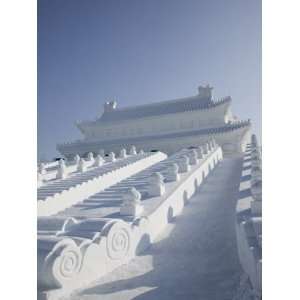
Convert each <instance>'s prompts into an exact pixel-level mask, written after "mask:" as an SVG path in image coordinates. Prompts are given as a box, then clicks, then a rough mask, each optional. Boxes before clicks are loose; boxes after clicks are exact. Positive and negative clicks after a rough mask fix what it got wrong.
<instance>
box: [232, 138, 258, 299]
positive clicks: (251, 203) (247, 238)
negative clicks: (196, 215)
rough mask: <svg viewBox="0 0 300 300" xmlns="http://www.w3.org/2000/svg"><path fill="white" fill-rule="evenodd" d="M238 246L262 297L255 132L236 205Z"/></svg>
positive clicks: (246, 271)
mask: <svg viewBox="0 0 300 300" xmlns="http://www.w3.org/2000/svg"><path fill="white" fill-rule="evenodd" d="M236 234H237V246H238V253H239V258H240V262H241V265H242V267H243V270H244V272H245V273H246V274H247V275H248V277H249V279H250V282H251V285H252V288H253V292H254V294H255V297H256V299H261V281H262V254H261V251H262V244H261V241H262V168H261V153H260V149H259V146H258V144H257V140H256V137H255V136H254V135H253V136H252V139H251V144H249V145H248V147H247V150H246V153H245V156H244V161H243V170H242V176H241V180H240V190H239V199H238V201H237V206H236Z"/></svg>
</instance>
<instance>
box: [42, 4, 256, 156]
mask: <svg viewBox="0 0 300 300" xmlns="http://www.w3.org/2000/svg"><path fill="white" fill-rule="evenodd" d="M206 83H209V84H211V85H212V86H214V96H215V98H219V97H223V96H227V95H230V96H231V97H232V99H233V102H232V110H233V113H234V114H236V115H237V116H238V117H240V118H241V119H248V118H250V119H251V120H252V124H253V131H254V132H255V133H256V134H258V137H259V138H260V137H261V133H260V132H261V129H260V128H261V0H38V155H39V157H42V158H47V159H51V158H53V157H54V156H57V155H58V154H57V152H56V150H55V147H56V144H57V143H61V142H65V141H72V140H74V139H78V138H81V134H80V132H79V131H78V129H77V128H76V127H75V125H74V122H75V121H76V120H91V119H94V118H95V117H96V116H99V114H100V113H101V112H102V106H103V103H104V102H105V101H107V100H117V102H118V106H120V107H121V106H129V105H136V104H144V103H150V102H157V101H163V100H169V99H174V98H179V97H185V96H192V95H195V94H196V93H197V87H198V86H199V85H200V84H206Z"/></svg>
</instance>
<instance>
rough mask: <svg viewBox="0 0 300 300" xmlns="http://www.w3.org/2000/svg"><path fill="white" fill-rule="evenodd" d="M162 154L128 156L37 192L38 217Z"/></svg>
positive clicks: (80, 197) (137, 170)
mask: <svg viewBox="0 0 300 300" xmlns="http://www.w3.org/2000/svg"><path fill="white" fill-rule="evenodd" d="M166 157H167V156H166V155H165V154H164V153H161V152H156V153H141V154H137V155H130V156H128V157H126V158H124V159H120V160H118V161H116V162H111V163H108V164H107V165H103V166H100V167H96V168H94V169H93V170H90V171H87V172H84V173H82V174H77V175H76V176H74V177H73V178H68V179H65V180H60V181H57V182H55V183H53V184H50V185H47V186H45V187H41V188H39V189H38V216H50V215H52V214H55V213H57V212H59V211H62V210H64V209H65V208H67V207H70V206H72V205H74V204H76V203H78V202H79V201H82V200H84V199H85V198H87V197H90V196H91V195H93V194H95V193H98V192H100V191H102V190H104V189H106V188H108V187H109V186H111V185H114V184H116V183H118V182H119V181H121V180H123V179H125V178H127V177H129V176H132V175H134V174H136V173H138V172H140V171H141V170H143V169H145V168H148V167H149V166H151V165H153V164H155V163H157V162H159V161H161V160H163V159H165V158H166Z"/></svg>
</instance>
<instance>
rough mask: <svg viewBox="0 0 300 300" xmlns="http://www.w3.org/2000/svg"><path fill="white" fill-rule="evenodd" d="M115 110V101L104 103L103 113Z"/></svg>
mask: <svg viewBox="0 0 300 300" xmlns="http://www.w3.org/2000/svg"><path fill="white" fill-rule="evenodd" d="M116 108H117V101H115V100H113V101H107V102H105V103H104V112H111V111H114V110H115V109H116Z"/></svg>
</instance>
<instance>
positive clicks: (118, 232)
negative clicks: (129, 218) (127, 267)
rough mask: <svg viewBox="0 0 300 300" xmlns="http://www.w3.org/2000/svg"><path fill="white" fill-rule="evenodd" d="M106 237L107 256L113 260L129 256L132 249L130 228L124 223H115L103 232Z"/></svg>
mask: <svg viewBox="0 0 300 300" xmlns="http://www.w3.org/2000/svg"><path fill="white" fill-rule="evenodd" d="M103 235H106V238H107V242H106V249H107V255H108V256H109V257H110V258H111V259H113V260H120V259H123V258H125V257H126V256H127V255H128V252H129V250H130V247H131V240H130V239H131V235H130V227H129V226H128V224H127V223H125V222H123V221H117V222H114V223H113V224H111V225H110V226H109V228H106V229H105V230H104V232H103Z"/></svg>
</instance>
